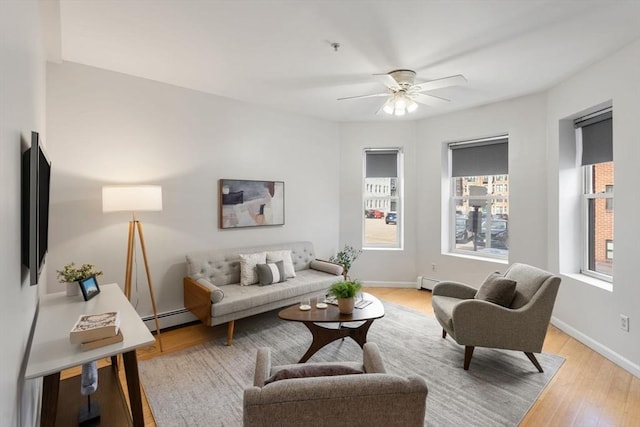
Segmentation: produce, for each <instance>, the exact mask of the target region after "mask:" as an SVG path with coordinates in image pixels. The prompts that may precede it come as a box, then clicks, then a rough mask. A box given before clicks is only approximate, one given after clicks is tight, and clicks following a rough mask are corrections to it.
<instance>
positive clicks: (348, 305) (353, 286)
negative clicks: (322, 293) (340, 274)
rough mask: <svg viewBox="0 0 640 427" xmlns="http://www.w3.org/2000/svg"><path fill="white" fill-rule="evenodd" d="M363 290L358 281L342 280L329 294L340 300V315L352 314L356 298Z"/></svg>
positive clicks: (334, 285)
mask: <svg viewBox="0 0 640 427" xmlns="http://www.w3.org/2000/svg"><path fill="white" fill-rule="evenodd" d="M360 289H362V284H361V283H360V282H359V281H357V280H342V281H340V282H336V283H334V284H333V285H331V287H330V288H329V293H330V294H331V295H333V296H334V297H336V299H337V300H338V309H339V310H340V313H343V314H351V313H353V307H354V304H355V296H356V294H357V293H358V291H359V290H360Z"/></svg>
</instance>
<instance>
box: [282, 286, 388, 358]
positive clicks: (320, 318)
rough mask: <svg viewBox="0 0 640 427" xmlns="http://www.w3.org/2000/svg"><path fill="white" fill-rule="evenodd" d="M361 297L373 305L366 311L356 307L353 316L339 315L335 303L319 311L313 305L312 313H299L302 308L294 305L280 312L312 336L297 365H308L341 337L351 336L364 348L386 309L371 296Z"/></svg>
mask: <svg viewBox="0 0 640 427" xmlns="http://www.w3.org/2000/svg"><path fill="white" fill-rule="evenodd" d="M362 297H363V299H365V300H369V301H371V304H369V305H367V306H366V307H364V308H354V309H353V313H352V314H342V313H340V311H339V310H338V306H336V305H333V304H327V306H328V307H327V308H316V307H315V305H313V304H312V305H311V310H307V311H303V310H300V308H299V305H294V306H291V307H288V308H285V309H284V310H282V311H281V312H280V313H278V317H279V318H281V319H282V320H289V321H292V322H301V323H303V324H304V325H305V326H306V327H307V328H308V329H309V331H310V332H311V335H312V336H313V341H312V342H311V345H310V346H309V349H308V350H307V352H306V353H305V354H304V356H302V358H301V359H300V361H299V362H298V363H304V362H306V361H307V360H309V358H310V357H311V356H313V355H314V354H315V352H316V351H318V350H320V349H321V348H322V347H324V346H325V345H327V344H329V343H330V342H333V341H335V340H337V339H340V338H345V337H351V338H352V339H353V340H354V341H355V342H357V343H358V345H359V346H360V347H362V346H364V343H366V342H367V332H368V331H369V328H370V327H371V324H372V323H373V321H374V320H376V319H379V318H381V317H383V316H384V306H383V305H382V303H381V302H380V300H379V299H378V298H376V297H374V296H373V295H371V294H368V293H363V294H362ZM347 322H364V323H362V324H361V325H359V326H354V327H351V326H345V325H343V323H347ZM323 324H324V325H323Z"/></svg>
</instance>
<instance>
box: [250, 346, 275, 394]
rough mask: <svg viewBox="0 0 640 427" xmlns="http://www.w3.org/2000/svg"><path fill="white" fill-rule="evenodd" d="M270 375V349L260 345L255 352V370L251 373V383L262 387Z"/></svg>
mask: <svg viewBox="0 0 640 427" xmlns="http://www.w3.org/2000/svg"><path fill="white" fill-rule="evenodd" d="M270 376H271V350H270V349H269V348H268V347H261V348H259V349H258V353H257V354H256V371H255V373H254V375H253V385H254V386H256V387H263V386H264V382H265V381H266V380H267V378H269V377H270Z"/></svg>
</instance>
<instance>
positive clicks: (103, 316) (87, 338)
mask: <svg viewBox="0 0 640 427" xmlns="http://www.w3.org/2000/svg"><path fill="white" fill-rule="evenodd" d="M69 339H70V340H71V344H80V348H81V349H82V350H92V349H94V348H98V347H102V346H105V345H109V344H114V343H117V342H120V341H122V331H120V313H119V312H117V311H110V312H107V313H100V314H83V315H81V316H80V317H79V318H78V321H77V322H76V324H75V325H73V328H71V332H69Z"/></svg>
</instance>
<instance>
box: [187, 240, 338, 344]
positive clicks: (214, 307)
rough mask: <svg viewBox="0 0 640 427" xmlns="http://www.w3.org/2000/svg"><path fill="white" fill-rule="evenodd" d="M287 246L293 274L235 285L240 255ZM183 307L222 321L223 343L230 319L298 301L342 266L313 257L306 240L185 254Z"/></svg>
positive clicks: (314, 291) (205, 318) (214, 322)
mask: <svg viewBox="0 0 640 427" xmlns="http://www.w3.org/2000/svg"><path fill="white" fill-rule="evenodd" d="M281 250H290V251H291V259H292V261H293V266H294V269H295V274H296V277H293V278H288V279H287V280H286V281H285V282H282V283H274V284H272V285H268V286H260V285H258V284H255V285H250V286H241V285H240V254H251V253H256V252H269V251H281ZM186 259H187V276H186V277H185V278H184V280H183V284H184V306H185V307H186V308H187V309H188V310H189V311H191V312H192V313H193V314H194V315H195V316H196V317H197V318H198V319H200V320H201V321H202V322H203V323H204V324H205V325H208V326H215V325H221V324H223V323H228V327H227V345H231V344H232V342H233V328H234V321H235V320H237V319H242V318H245V317H249V316H253V315H254V314H259V313H263V312H266V311H270V310H274V309H277V308H281V307H285V306H288V305H293V304H296V303H299V302H300V300H301V299H302V298H305V297H309V298H312V297H314V296H316V295H318V293H320V292H323V291H326V290H327V289H328V288H329V287H330V286H331V285H332V284H333V283H335V282H338V281H340V280H342V266H341V265H338V264H334V263H330V262H327V261H321V260H317V259H316V253H315V250H314V248H313V244H312V243H311V242H291V243H281V244H273V245H265V246H253V247H244V248H232V249H217V250H210V251H201V252H195V253H191V254H188V255H187V256H186Z"/></svg>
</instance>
